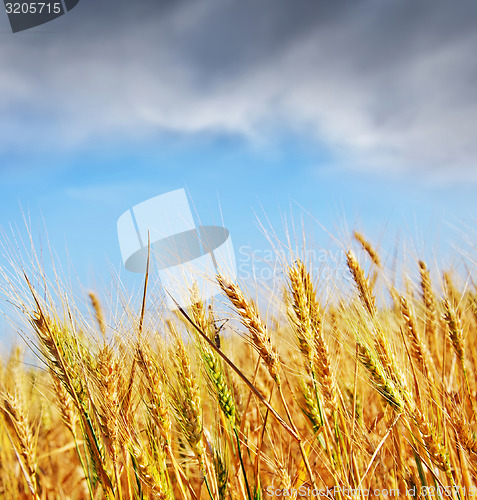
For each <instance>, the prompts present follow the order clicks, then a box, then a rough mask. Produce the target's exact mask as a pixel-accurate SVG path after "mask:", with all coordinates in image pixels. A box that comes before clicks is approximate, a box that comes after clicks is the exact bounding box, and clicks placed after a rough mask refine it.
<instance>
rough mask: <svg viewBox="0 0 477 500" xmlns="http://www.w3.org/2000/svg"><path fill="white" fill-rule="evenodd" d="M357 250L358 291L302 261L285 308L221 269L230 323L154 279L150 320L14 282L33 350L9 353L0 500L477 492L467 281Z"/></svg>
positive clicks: (289, 280)
mask: <svg viewBox="0 0 477 500" xmlns="http://www.w3.org/2000/svg"><path fill="white" fill-rule="evenodd" d="M354 239H355V242H354V246H355V248H356V249H360V250H361V251H359V252H356V251H355V252H353V251H352V250H351V249H347V252H346V265H347V273H348V277H349V280H350V282H351V283H352V288H351V289H350V290H347V291H346V292H345V291H344V292H343V293H342V294H341V295H338V296H337V297H334V300H330V299H329V298H328V297H323V296H322V294H321V292H320V290H321V288H320V276H319V273H313V272H311V270H310V266H309V265H308V263H307V262H306V259H303V260H302V259H300V258H297V256H294V258H292V259H290V262H289V263H288V264H284V266H283V276H284V282H283V283H284V286H283V289H280V290H278V292H277V293H276V297H277V298H276V299H274V300H275V302H276V304H275V305H276V306H277V307H276V313H275V312H274V313H273V314H268V311H266V310H264V309H263V308H262V307H259V306H258V305H257V303H256V301H255V300H253V299H254V298H255V297H256V292H257V291H256V290H252V291H248V292H247V291H246V290H245V287H243V286H241V285H239V284H238V283H237V282H235V281H230V280H229V279H228V278H227V277H225V276H217V277H216V279H217V283H218V285H219V286H220V288H221V291H222V296H221V298H219V299H218V300H220V301H221V302H223V304H226V305H227V308H226V311H227V315H226V317H224V313H223V311H221V312H220V314H219V313H218V311H217V308H216V303H214V302H210V303H204V302H202V301H201V300H199V299H198V294H197V290H196V289H194V288H192V289H191V294H190V307H187V308H180V309H179V310H178V311H177V313H176V314H170V315H166V314H163V313H161V312H158V311H159V310H158V309H155V308H154V307H153V306H152V305H151V304H150V302H149V295H148V288H147V279H148V275H146V282H145V284H144V293H143V296H142V300H141V301H140V302H141V304H140V307H138V310H134V309H133V308H131V307H129V305H128V303H127V300H126V301H125V302H124V306H123V308H122V310H121V311H118V310H117V309H116V312H115V313H114V314H110V312H109V311H110V310H111V307H109V306H108V305H105V304H102V303H101V302H102V301H100V299H99V298H98V296H97V295H96V294H95V293H90V296H89V304H88V307H89V312H90V315H89V316H88V315H87V314H85V312H84V310H83V309H82V308H81V305H80V304H79V302H80V299H77V302H75V300H74V297H71V295H70V294H69V291H68V290H67V289H66V288H65V289H64V290H62V289H61V286H60V289H59V290H57V291H56V295H54V294H53V293H52V291H51V286H52V285H51V284H50V283H49V282H48V281H47V280H46V278H45V277H44V275H43V274H42V272H41V270H40V269H36V270H35V272H32V271H31V270H30V271H27V270H26V269H24V267H23V266H18V267H17V268H16V270H15V271H2V283H3V284H2V295H3V296H4V299H5V300H6V301H7V302H9V304H11V305H13V307H14V308H15V309H16V311H17V313H18V315H19V317H21V318H23V321H24V322H23V324H22V325H21V326H18V333H19V336H21V337H22V338H23V339H24V340H25V341H26V343H27V345H28V347H27V348H26V349H25V348H19V347H16V348H14V349H12V352H11V354H10V355H9V356H6V357H5V358H4V359H2V360H1V361H0V497H1V498H2V499H22V498H34V499H88V498H90V499H100V498H105V499H149V498H151V499H152V498H158V499H208V498H211V499H231V500H232V499H246V500H252V499H253V500H256V499H262V498H272V497H282V496H286V497H289V498H299V497H321V498H324V497H326V498H337V499H345V498H362V499H365V498H370V497H372V498H377V497H381V498H387V497H412V498H431V497H435V498H454V499H456V500H457V499H464V498H473V497H474V496H475V495H476V494H477V488H476V484H477V481H476V480H475V477H476V472H477V441H476V434H475V430H476V429H477V422H476V417H477V413H476V412H477V396H476V394H477V392H476V391H477V350H476V347H477V290H476V289H475V286H474V285H473V282H472V279H471V277H469V276H467V277H466V279H465V280H462V277H461V276H457V275H456V274H452V273H451V272H444V270H439V273H438V274H435V273H434V272H432V273H431V272H430V268H432V269H433V267H432V266H430V265H429V264H428V263H427V264H426V263H424V262H423V261H419V260H418V259H416V261H415V262H414V264H413V265H414V267H415V269H414V271H415V273H409V274H408V275H406V276H405V279H404V280H402V281H403V285H402V286H398V285H397V283H395V282H394V281H393V280H391V279H390V277H389V276H388V274H389V273H388V271H387V270H386V269H385V267H384V266H383V265H382V263H381V259H380V256H379V254H378V253H377V252H376V250H375V249H374V248H373V246H372V245H371V244H370V243H368V242H367V241H366V240H365V238H364V237H363V236H362V235H361V234H359V233H355V235H354ZM350 248H351V246H350ZM357 255H359V258H358V257H357ZM409 265H410V264H409ZM411 274H413V276H415V277H414V279H413V278H412V277H411ZM264 293H265V294H266V293H267V292H264ZM219 316H220V318H219ZM226 320H228V321H226ZM19 345H20V344H19ZM31 359H33V361H31ZM28 360H30V361H28Z"/></svg>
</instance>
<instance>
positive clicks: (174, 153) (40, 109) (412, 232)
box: [0, 0, 477, 328]
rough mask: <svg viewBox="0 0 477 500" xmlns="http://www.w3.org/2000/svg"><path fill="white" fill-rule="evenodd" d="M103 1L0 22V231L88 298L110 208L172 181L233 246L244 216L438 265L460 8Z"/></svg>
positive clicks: (464, 103) (460, 146)
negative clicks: (33, 21) (42, 242)
mask: <svg viewBox="0 0 477 500" xmlns="http://www.w3.org/2000/svg"><path fill="white" fill-rule="evenodd" d="M112 5H113V2H108V1H106V0H105V1H103V2H100V3H99V4H98V3H95V2H92V1H89V0H82V1H81V2H80V3H79V4H78V6H77V7H76V8H75V9H73V10H72V11H71V12H70V13H68V14H67V15H65V16H63V17H62V18H59V19H57V20H55V21H53V22H51V23H49V24H48V25H44V26H43V27H38V28H35V29H33V30H29V32H24V33H17V34H15V35H13V34H12V33H9V32H8V25H7V23H6V19H5V18H0V31H1V36H2V48H1V51H0V61H1V63H2V79H1V82H0V91H1V92H2V95H4V96H8V98H5V99H4V100H3V101H2V102H0V226H1V227H3V228H4V229H5V228H7V227H8V226H9V225H10V224H14V225H18V227H19V228H20V231H22V232H23V233H24V227H23V222H22V210H23V212H27V213H29V217H30V218H31V224H32V230H33V234H34V236H35V235H38V234H39V233H40V232H41V231H42V226H43V220H44V223H45V226H46V229H47V232H48V237H49V241H50V244H51V246H52V247H53V248H54V249H55V251H56V252H57V253H58V256H59V259H60V262H62V263H63V264H64V265H65V266H67V265H68V261H70V263H71V265H72V266H73V267H74V269H75V270H76V271H77V273H78V276H79V278H80V280H81V282H82V283H84V285H85V287H87V288H89V287H93V288H94V287H97V286H100V283H103V282H104V283H107V282H108V280H109V275H110V268H111V267H112V268H113V269H121V256H120V252H119V247H118V243H117V235H116V221H117V218H118V216H119V215H120V214H121V213H122V212H124V211H125V210H127V209H128V208H130V207H131V206H133V205H134V204H136V203H139V202H141V201H143V200H145V199H148V198H150V197H153V196H156V195H158V194H162V193H165V192H168V191H171V190H173V189H178V188H181V187H184V188H186V189H187V191H188V193H189V196H190V198H191V200H192V201H193V203H194V207H195V210H196V211H197V214H198V217H199V218H200V220H201V222H202V223H204V224H211V223H221V218H223V221H224V225H225V226H226V227H227V228H228V229H229V230H230V231H231V234H232V238H233V242H234V246H235V248H236V251H237V252H238V249H239V248H241V247H244V246H247V247H250V248H251V249H257V248H258V249H263V248H265V247H267V242H266V239H265V238H264V237H263V235H262V234H261V231H260V229H259V227H258V224H257V221H256V218H257V216H258V217H259V218H260V219H261V220H262V221H263V222H265V220H266V219H269V221H270V223H271V225H272V226H273V228H274V229H275V230H276V231H277V233H278V234H279V235H280V237H282V238H284V237H285V230H284V220H285V219H287V220H288V221H290V218H294V220H295V222H296V223H298V224H299V223H300V219H301V218H302V217H303V218H304V219H305V221H306V222H305V227H306V228H307V230H308V231H309V234H310V240H312V241H313V244H314V245H316V246H318V247H320V246H324V247H325V246H327V245H330V236H329V235H328V234H327V233H326V232H325V231H322V230H321V229H320V225H323V226H324V227H325V228H327V229H328V230H330V231H331V232H332V233H334V234H337V235H338V236H344V237H348V236H349V231H350V230H352V229H354V228H358V229H360V230H363V231H364V232H365V233H366V235H367V236H368V237H369V238H370V239H371V240H372V241H377V242H380V244H381V245H382V246H383V248H384V251H385V252H387V253H390V254H391V253H392V247H393V245H394V243H395V241H396V238H399V239H400V241H403V240H406V241H409V242H412V243H410V245H409V246H410V249H411V252H414V253H415V254H416V255H417V254H419V255H423V256H427V257H428V258H432V257H433V256H435V255H436V256H438V258H439V259H442V260H443V261H444V262H452V259H453V257H452V255H454V254H455V251H453V250H452V248H453V247H458V248H460V246H461V243H462V241H463V240H465V238H466V236H468V235H470V237H472V228H473V225H474V222H475V209H476V208H477V202H476V199H477V197H476V196H475V193H476V187H477V185H476V180H477V175H476V174H477V169H476V167H477V165H476V162H477V146H476V144H477V141H476V140H475V139H476V134H477V125H476V123H477V121H476V118H477V100H476V99H475V97H476V96H475V92H476V91H475V88H476V86H475V76H474V75H475V74H476V73H475V69H477V68H476V67H475V66H476V64H477V63H476V62H475V58H474V57H473V56H472V54H474V53H475V52H474V49H475V44H476V43H477V35H476V34H475V33H476V32H477V31H476V30H475V25H476V24H477V23H476V22H475V21H476V20H477V18H476V9H475V8H474V7H472V6H469V7H466V8H465V9H467V10H465V9H464V7H462V9H461V11H459V8H458V9H454V7H453V8H452V9H450V7H449V6H448V5H446V3H445V2H442V3H441V2H433V3H432V6H431V4H430V3H427V2H423V3H422V5H421V6H420V7H419V8H418V9H415V7H414V5H413V3H412V2H406V1H403V2H386V3H383V2H377V1H362V2H356V3H354V4H353V5H352V4H351V3H349V2H343V3H340V2H337V3H336V4H335V5H334V6H331V5H330V3H329V2H305V1H302V2H298V3H297V4H296V5H295V7H294V9H293V11H291V10H290V9H291V7H290V6H289V4H288V3H286V2H281V1H278V2H273V5H272V3H271V2H262V3H261V4H260V5H259V6H258V5H256V4H255V3H254V2H240V3H239V2H226V3H225V4H224V3H223V2H218V1H212V0H211V1H207V2H202V3H200V2H197V3H195V2H192V3H188V2H176V3H174V2H172V3H171V2H164V3H163V4H157V3H152V2H148V1H146V0H145V1H142V2H137V4H136V3H135V4H134V5H129V3H127V2H119V3H118V2H116V3H114V5H115V6H116V7H115V10H114V12H113V13H112V11H111V9H112ZM431 7H432V9H431ZM456 11H457V12H456ZM245 28H246V29H245ZM397 47H399V49H398V48H397ZM291 214H292V215H291ZM310 214H311V215H310ZM348 230H349V231H348ZM466 245H467V246H468V242H466ZM65 248H68V255H69V257H67V256H66V250H65ZM3 262H4V261H3ZM1 263H2V261H1V260H0V264H1ZM121 272H125V271H121ZM126 281H127V284H128V286H135V285H138V284H139V283H140V277H135V276H129V277H127V278H126ZM3 328H5V326H3Z"/></svg>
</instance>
